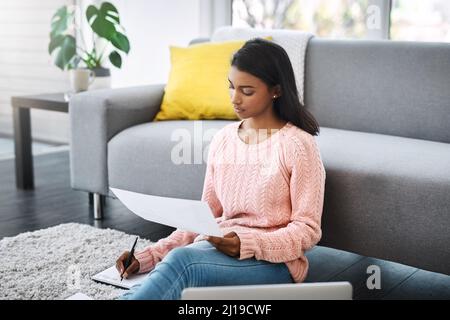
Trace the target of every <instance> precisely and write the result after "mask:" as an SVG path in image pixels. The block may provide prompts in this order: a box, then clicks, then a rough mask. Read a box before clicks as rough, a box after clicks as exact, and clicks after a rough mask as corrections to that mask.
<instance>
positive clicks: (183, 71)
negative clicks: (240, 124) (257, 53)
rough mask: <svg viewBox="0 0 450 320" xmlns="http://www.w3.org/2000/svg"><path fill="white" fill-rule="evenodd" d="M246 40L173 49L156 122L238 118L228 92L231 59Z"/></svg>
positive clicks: (171, 48) (174, 47)
mask: <svg viewBox="0 0 450 320" xmlns="http://www.w3.org/2000/svg"><path fill="white" fill-rule="evenodd" d="M244 43H245V41H241V40H232V41H224V42H208V43H199V44H194V45H191V46H189V47H186V48H183V47H176V46H170V58H171V70H170V74H169V80H168V83H167V84H166V87H165V90H164V96H163V101H162V104H161V110H160V111H159V113H158V114H157V115H156V117H155V120H156V121H157V120H175V119H188V120H199V119H229V120H236V119H238V117H237V116H236V114H235V112H234V109H233V106H232V104H231V99H230V95H229V89H228V80H227V79H228V72H229V69H230V62H231V57H232V55H233V53H234V52H236V51H238V50H239V49H240V48H241V47H242V46H243V45H244Z"/></svg>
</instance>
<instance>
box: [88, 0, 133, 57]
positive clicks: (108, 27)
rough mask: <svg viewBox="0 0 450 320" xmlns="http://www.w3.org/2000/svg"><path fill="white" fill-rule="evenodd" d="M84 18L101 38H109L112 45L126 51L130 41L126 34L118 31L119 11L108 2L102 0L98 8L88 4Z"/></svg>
mask: <svg viewBox="0 0 450 320" xmlns="http://www.w3.org/2000/svg"><path fill="white" fill-rule="evenodd" d="M86 18H87V20H88V23H89V25H90V26H91V28H92V30H93V31H94V32H95V33H96V34H97V35H98V36H99V37H102V38H105V39H107V40H109V41H110V42H111V43H112V45H113V46H114V47H116V48H117V49H119V50H121V51H123V52H125V53H128V52H129V51H130V42H129V41H128V38H127V36H125V35H124V34H123V33H121V32H120V31H118V30H117V29H118V28H119V29H123V28H122V27H121V25H120V19H119V12H118V11H117V9H116V7H114V5H113V4H111V3H110V2H103V3H102V4H101V6H100V9H97V8H96V7H95V6H93V5H90V6H89V7H88V8H87V10H86Z"/></svg>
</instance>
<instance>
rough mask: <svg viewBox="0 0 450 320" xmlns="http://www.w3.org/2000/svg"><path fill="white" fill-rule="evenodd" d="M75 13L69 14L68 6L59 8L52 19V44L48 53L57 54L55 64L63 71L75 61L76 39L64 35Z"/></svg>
mask: <svg viewBox="0 0 450 320" xmlns="http://www.w3.org/2000/svg"><path fill="white" fill-rule="evenodd" d="M72 19H73V13H71V12H69V10H68V9H67V7H66V6H63V7H61V8H59V9H58V10H57V11H56V13H55V14H54V15H53V17H52V23H51V32H50V43H49V45H48V52H49V53H50V54H52V53H53V52H54V51H55V52H57V54H56V58H55V64H56V65H57V66H58V68H60V69H61V70H64V68H65V67H66V66H68V65H69V64H70V62H71V61H73V59H74V57H75V55H76V41H75V38H74V37H73V36H71V35H69V34H64V33H65V32H66V31H67V29H68V27H69V24H71V23H72Z"/></svg>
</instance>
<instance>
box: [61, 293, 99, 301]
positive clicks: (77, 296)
mask: <svg viewBox="0 0 450 320" xmlns="http://www.w3.org/2000/svg"><path fill="white" fill-rule="evenodd" d="M66 300H94V299H93V298H91V297H89V296H87V295H85V294H84V293H83V292H77V293H75V294H74V295H71V296H70V297H68V298H66Z"/></svg>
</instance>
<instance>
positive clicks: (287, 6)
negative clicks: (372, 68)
mask: <svg viewBox="0 0 450 320" xmlns="http://www.w3.org/2000/svg"><path fill="white" fill-rule="evenodd" d="M368 6H369V0H234V1H233V23H232V24H233V26H250V27H254V28H269V29H297V30H308V31H310V32H313V33H314V34H315V35H317V36H321V37H331V38H362V37H364V36H365V35H366V12H367V9H368Z"/></svg>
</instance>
